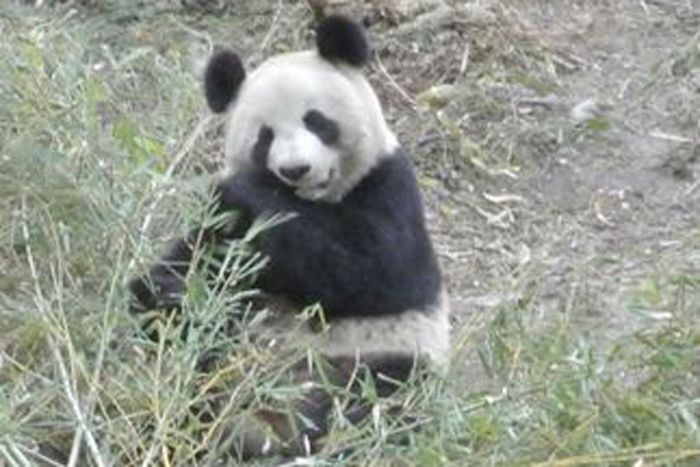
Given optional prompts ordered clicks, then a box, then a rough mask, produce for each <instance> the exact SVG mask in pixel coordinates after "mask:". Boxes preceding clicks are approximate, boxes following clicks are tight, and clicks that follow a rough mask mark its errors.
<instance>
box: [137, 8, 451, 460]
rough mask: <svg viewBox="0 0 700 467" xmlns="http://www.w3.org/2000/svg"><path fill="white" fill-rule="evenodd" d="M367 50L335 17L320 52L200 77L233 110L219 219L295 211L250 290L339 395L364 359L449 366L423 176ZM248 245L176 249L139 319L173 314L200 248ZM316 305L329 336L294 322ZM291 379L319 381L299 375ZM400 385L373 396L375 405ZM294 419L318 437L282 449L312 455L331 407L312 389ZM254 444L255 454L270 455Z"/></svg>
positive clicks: (213, 63) (401, 375)
mask: <svg viewBox="0 0 700 467" xmlns="http://www.w3.org/2000/svg"><path fill="white" fill-rule="evenodd" d="M369 50H370V49H369V46H368V44H367V42H366V39H365V36H364V34H363V32H362V30H361V28H360V26H358V25H356V24H355V23H354V22H352V21H350V20H348V19H346V18H344V17H340V16H332V17H329V18H327V19H326V20H324V21H323V22H322V23H321V24H320V25H319V27H318V28H317V50H314V51H305V52H296V53H288V54H282V55H278V56H276V57H272V58H270V59H268V60H267V61H266V62H264V63H263V64H262V65H261V66H260V67H259V68H258V69H257V70H255V71H254V72H253V73H252V74H251V75H250V76H246V73H245V71H244V69H243V67H242V65H241V62H240V59H239V58H238V56H237V55H236V54H235V53H233V52H231V51H228V50H225V51H221V52H218V53H217V54H215V55H214V56H213V57H212V59H211V60H210V62H209V65H208V67H207V71H206V74H205V94H206V98H207V102H208V103H209V106H210V107H211V109H212V110H213V111H215V112H223V111H227V113H228V127H227V133H226V143H225V152H226V163H227V169H226V171H225V173H224V174H222V177H221V179H220V181H219V182H218V184H217V186H216V196H217V198H218V201H219V209H220V210H222V211H229V210H236V211H238V212H241V213H243V214H244V219H245V222H243V225H244V226H245V225H248V224H249V222H250V221H252V219H254V218H256V217H258V216H260V215H263V214H267V213H274V212H291V213H295V216H294V217H293V218H291V219H290V220H288V221H286V222H284V223H282V224H280V225H278V226H275V227H274V228H271V229H270V230H268V231H265V232H264V233H263V234H261V236H260V238H259V239H258V240H257V241H256V243H255V247H256V248H257V249H258V250H259V251H260V252H262V253H263V254H265V255H266V256H268V257H269V263H268V265H267V266H266V268H265V269H264V271H263V272H262V273H261V274H260V276H259V277H258V278H257V281H256V287H257V288H259V289H260V290H261V291H263V292H264V293H265V294H266V296H268V297H271V298H270V301H269V306H270V307H271V308H276V309H277V310H276V311H277V316H278V319H277V321H276V322H274V323H273V324H271V326H274V327H276V328H278V329H279V330H281V333H282V335H284V333H285V332H287V333H291V332H292V331H291V330H292V329H294V333H303V334H304V337H305V338H309V339H308V340H304V342H306V343H307V344H308V343H310V344H309V345H313V346H314V347H315V348H316V349H317V350H319V351H320V352H321V353H322V354H323V355H324V356H325V357H326V358H327V359H328V360H329V362H330V363H331V364H333V365H334V368H335V370H336V374H337V375H338V378H339V382H340V383H341V384H345V383H346V382H347V379H348V378H350V377H351V375H352V374H353V373H354V367H355V366H356V364H357V363H358V361H359V362H361V363H362V364H363V365H365V366H366V367H367V368H369V369H370V371H371V372H372V374H374V375H375V376H377V375H379V374H383V375H387V376H389V377H390V379H393V380H398V381H405V380H406V379H407V378H408V377H409V375H410V373H411V371H412V370H413V368H414V365H415V362H416V359H418V358H426V359H427V360H429V361H432V362H434V363H435V364H437V365H438V366H442V365H444V364H445V363H446V359H447V357H448V353H449V321H448V318H449V316H448V314H449V309H448V303H447V296H446V293H445V291H444V289H443V286H442V283H441V277H440V271H439V267H438V264H437V261H436V258H435V254H434V252H433V248H432V245H431V242H430V238H429V236H428V233H427V230H426V227H425V220H424V214H423V207H422V202H421V197H420V192H419V189H418V186H417V182H416V179H415V175H414V173H413V169H412V167H411V164H410V162H409V161H408V159H407V158H406V156H405V155H404V153H403V152H402V150H401V148H400V147H399V145H398V143H397V141H396V138H395V136H394V135H393V133H392V132H391V131H390V130H389V129H388V127H387V125H386V122H385V120H384V117H383V114H382V111H381V107H380V105H379V102H378V99H377V97H376V95H375V94H374V91H373V90H372V88H371V87H370V85H369V83H368V82H367V80H366V79H365V78H364V76H362V74H361V70H360V66H361V65H363V64H365V63H366V61H367V60H368V58H369ZM240 235H241V229H240V228H238V229H235V230H234V231H233V232H231V231H223V230H203V231H196V232H193V234H192V236H191V237H190V238H185V239H181V240H179V241H176V242H175V243H174V245H173V246H172V247H171V249H170V251H169V252H168V253H167V254H166V255H165V256H164V258H163V259H162V260H161V262H160V263H159V264H157V265H156V266H154V267H153V268H152V270H151V272H150V273H149V275H148V277H145V278H139V279H136V280H134V281H132V282H131V284H130V288H131V292H132V294H133V295H134V297H135V299H136V300H135V303H134V309H136V310H151V309H155V308H157V307H159V306H162V305H163V304H176V303H177V301H178V298H179V297H180V296H181V294H182V293H183V283H182V280H181V279H180V278H181V277H184V276H185V275H186V273H187V270H188V265H189V262H190V261H191V259H192V245H193V243H194V239H195V238H199V239H200V240H201V239H204V241H208V242H215V243H218V242H224V241H226V240H230V239H232V238H235V237H237V236H240ZM151 283H153V284H156V285H157V286H158V287H157V290H158V292H157V293H154V292H153V291H152V289H151V288H150V287H149V284H151ZM315 303H318V304H320V305H321V306H322V308H323V310H324V314H325V317H326V319H327V320H328V323H329V328H328V329H327V330H326V331H325V332H316V331H315V330H314V329H311V327H309V328H305V329H302V330H301V331H300V330H299V329H298V326H297V325H291V322H292V321H293V320H292V319H291V318H293V313H292V312H290V311H289V307H290V306H291V307H292V309H293V310H301V309H303V308H304V307H305V306H308V305H312V304H315ZM275 304H277V305H275ZM280 304H283V306H282V305H280ZM287 337H288V338H289V339H290V340H297V338H298V337H299V336H297V335H294V336H287ZM294 379H295V381H296V382H299V383H305V382H307V381H305V380H307V379H308V380H312V379H313V377H312V376H311V375H308V374H307V371H306V370H305V369H302V368H301V367H300V369H299V370H298V371H297V374H295V375H294ZM394 388H395V386H394V385H386V384H384V385H379V389H380V391H379V392H380V395H386V394H388V393H390V392H391V391H392V390H393V389H394ZM295 408H296V409H297V410H298V411H299V412H300V414H301V415H302V416H303V417H305V418H307V419H311V420H312V421H314V423H315V425H316V426H315V429H303V430H299V431H295V430H292V431H294V435H293V436H294V437H297V438H298V437H300V436H301V437H305V440H304V442H303V443H302V442H301V440H299V439H296V440H289V439H287V440H285V441H286V442H288V443H290V444H292V445H295V444H296V446H297V447H298V446H301V445H304V444H308V442H310V443H311V445H312V447H313V443H314V441H315V440H316V439H318V438H320V437H321V436H323V434H324V433H325V430H326V428H327V427H326V422H327V420H326V418H327V416H328V414H329V411H330V408H331V400H330V398H329V396H328V395H326V394H323V393H318V392H317V391H316V392H314V391H310V392H309V397H306V398H304V399H303V400H300V401H299V402H298V404H296V405H295ZM275 429H276V430H277V431H278V434H279V432H280V431H285V430H284V429H278V427H275ZM250 444H251V446H246V447H244V448H243V450H244V451H247V452H245V454H247V455H251V454H255V453H253V452H250V451H255V450H257V449H262V447H261V446H262V444H260V443H258V445H256V443H255V442H251V443H250Z"/></svg>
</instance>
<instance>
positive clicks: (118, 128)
mask: <svg viewBox="0 0 700 467" xmlns="http://www.w3.org/2000/svg"><path fill="white" fill-rule="evenodd" d="M13 4H14V3H13ZM110 5H113V4H112V3H105V4H104V5H103V7H101V8H96V9H93V10H85V9H78V10H71V9H68V8H64V7H61V6H55V7H52V8H48V7H44V9H42V10H34V9H33V8H30V7H21V6H16V7H13V6H10V5H6V6H3V7H2V8H1V9H0V29H1V33H2V36H3V40H2V41H0V218H2V220H3V221H2V223H0V459H1V460H0V464H2V465H8V466H25V465H36V464H41V463H42V462H43V463H45V464H48V465H51V461H49V460H48V458H49V457H52V456H56V455H57V453H63V454H64V455H65V456H66V459H64V462H68V463H71V464H72V465H108V464H111V463H116V464H118V465H124V464H127V465H132V464H133V465H147V464H149V463H155V462H157V461H162V462H163V463H166V464H167V463H169V462H171V463H172V464H173V465H192V463H193V462H194V460H193V459H194V457H193V456H194V454H195V453H196V452H197V451H198V450H199V449H200V448H201V447H203V446H206V443H207V441H208V440H209V438H208V436H209V435H210V433H209V432H208V431H207V430H208V428H207V427H203V426H201V425H199V424H198V423H197V421H196V420H193V419H192V417H191V410H192V408H193V407H199V406H201V405H202V404H204V403H206V402H207V395H208V391H211V390H216V391H217V393H218V394H223V398H224V401H223V402H224V403H222V404H221V407H225V408H226V412H225V414H224V415H222V416H221V418H220V420H219V421H220V422H222V423H223V422H224V421H225V416H229V415H232V414H236V413H237V412H242V411H245V410H247V409H245V408H244V404H245V403H246V402H248V403H250V402H251V401H253V406H254V405H255V401H260V400H269V399H275V398H283V397H284V396H285V395H286V394H288V393H289V392H290V391H293V390H294V388H287V387H284V386H280V385H276V384H274V383H275V380H276V377H277V376H278V374H279V371H280V368H282V367H283V366H284V364H285V362H279V361H278V359H279V358H278V356H275V355H272V354H270V352H269V351H265V349H260V348H257V347H256V346H254V345H252V344H249V343H245V342H241V341H239V340H235V339H227V338H222V337H221V336H220V334H216V333H212V332H210V331H211V329H212V327H216V326H218V325H220V324H221V323H222V320H223V319H224V315H225V313H226V312H227V311H230V310H231V309H235V310H237V311H238V312H239V316H240V317H241V319H242V320H243V321H244V322H245V323H247V325H248V326H255V316H254V315H251V314H250V313H248V310H246V309H245V308H243V307H242V306H241V305H242V301H243V300H242V299H243V298H244V297H243V296H242V295H240V294H244V289H245V288H244V287H243V285H242V284H243V283H244V282H245V278H246V277H247V275H248V274H250V273H251V270H252V269H255V268H257V267H259V266H260V265H261V264H260V263H259V261H258V260H257V259H256V258H252V259H251V258H250V257H247V256H246V254H244V253H241V252H239V251H236V250H233V251H232V255H233V256H232V257H231V258H230V259H231V261H233V262H235V264H236V266H237V267H236V268H235V270H236V274H234V275H233V276H232V278H231V280H232V281H233V284H232V287H233V289H234V290H236V291H237V292H238V293H239V295H234V296H233V298H231V297H230V296H224V295H221V294H216V295H212V294H211V293H210V292H209V291H207V290H206V288H204V287H203V286H201V283H200V282H198V280H199V279H198V278H197V277H192V278H191V279H190V280H191V285H192V290H193V292H192V293H191V294H190V295H189V296H188V303H187V304H186V308H187V310H188V311H189V312H191V313H193V314H195V316H197V319H198V321H199V322H200V323H206V324H208V325H209V326H208V327H207V326H205V327H203V328H202V330H201V331H196V332H193V333H191V334H190V335H189V336H188V338H187V339H186V340H184V341H183V340H179V339H174V340H173V343H171V344H169V345H166V343H165V342H160V343H155V344H154V343H149V342H146V341H145V340H143V339H141V338H140V337H139V334H138V333H137V332H136V331H137V327H138V326H137V323H136V322H135V321H134V320H133V319H132V318H131V317H130V316H129V315H128V313H127V309H126V292H125V288H124V285H125V282H126V280H127V279H128V278H129V277H130V276H132V275H134V274H136V273H138V272H140V271H143V270H144V268H145V267H146V266H147V264H148V263H149V262H150V261H151V260H152V259H153V258H154V257H155V255H156V254H157V253H158V252H159V251H160V250H161V248H162V247H163V245H164V240H165V239H166V238H170V237H173V236H177V235H180V234H182V233H184V232H185V231H186V230H187V227H188V226H189V225H191V224H192V223H193V222H196V221H197V220H200V219H202V217H203V216H204V215H205V207H206V202H205V200H206V196H205V195H206V186H207V184H206V176H200V175H198V174H199V173H201V172H202V170H201V166H203V165H204V163H205V162H207V161H204V160H202V157H204V156H205V155H206V154H207V153H208V151H215V150H216V149H212V148H216V147H217V144H218V143H217V144H214V143H213V142H212V141H214V142H216V138H217V137H216V135H215V131H214V130H215V124H216V122H212V121H210V118H209V117H208V116H207V113H206V111H205V110H204V103H203V99H202V97H201V95H200V94H201V91H200V87H199V82H198V76H197V65H198V64H199V63H200V62H201V60H202V56H206V54H207V53H208V47H209V44H210V42H211V41H212V37H211V36H210V34H211V35H213V34H215V33H216V32H217V31H221V30H222V28H223V27H224V21H223V20H222V19H221V18H216V17H207V16H204V17H194V16H188V13H187V12H186V11H180V10H177V9H174V10H170V11H159V10H158V9H157V7H156V6H150V7H148V8H141V9H135V8H134V7H133V6H132V7H131V9H129V8H128V7H126V6H125V5H129V4H127V3H122V4H119V3H116V6H119V7H120V8H110ZM234 21H236V19H231V22H234ZM684 247H686V248H687V249H688V250H689V251H698V250H699V249H700V237H699V234H698V232H697V231H696V232H690V233H689V234H688V235H687V237H686V239H685V244H684ZM637 291H638V292H637V293H635V294H632V295H631V296H630V297H629V302H628V306H627V309H626V310H624V311H622V312H628V313H634V314H635V315H638V316H641V317H642V318H643V319H646V320H647V321H645V323H646V324H647V325H646V326H645V327H644V328H643V329H640V330H634V331H630V332H629V333H624V332H621V333H620V334H621V337H619V338H618V339H617V340H616V341H614V342H606V343H605V344H604V345H603V344H601V343H600V342H599V340H598V339H596V336H595V335H591V334H590V333H589V332H587V331H586V329H582V328H581V326H579V325H578V324H577V323H575V322H572V320H571V318H570V312H569V310H562V312H561V313H560V315H559V316H558V318H557V319H556V320H554V321H553V322H550V323H549V324H548V325H547V326H545V327H542V326H541V325H537V326H535V325H532V324H530V323H531V321H532V320H530V319H529V318H530V317H532V316H533V315H534V314H536V313H537V312H538V303H536V302H532V301H528V300H521V301H519V302H517V303H513V304H506V305H502V306H501V307H500V308H499V309H497V310H494V312H493V315H492V316H491V317H490V318H489V323H488V325H487V326H486V330H485V332H483V333H469V332H468V331H469V330H468V329H467V330H464V329H458V330H456V334H457V335H472V336H477V337H472V338H469V339H457V342H456V349H455V355H456V357H455V358H454V360H453V370H452V371H451V373H450V374H449V375H447V376H446V377H445V378H444V379H440V380H433V381H431V382H427V383H418V382H416V383H412V384H409V385H407V387H406V388H404V390H403V391H402V392H401V393H400V394H399V395H397V396H395V397H394V398H393V399H392V400H391V401H382V402H378V404H377V410H376V411H375V412H374V413H373V416H372V417H371V419H370V420H369V421H368V423H367V424H365V425H363V426H361V427H358V428H352V427H346V426H343V425H342V424H339V426H338V428H337V429H336V430H335V431H334V432H333V433H332V435H331V437H330V441H329V443H328V447H327V449H326V451H324V452H323V453H321V454H320V455H319V456H317V457H316V458H314V459H313V460H314V461H315V462H318V463H319V464H323V463H324V462H326V463H330V461H329V460H328V458H327V457H325V456H326V455H327V454H328V453H330V452H333V451H334V450H336V449H338V448H340V447H346V446H350V447H354V448H355V449H354V450H353V451H352V454H350V457H349V459H348V460H347V462H348V463H352V464H359V465H364V464H367V463H374V464H391V465H446V464H455V465H467V464H468V465H532V464H538V463H541V464H543V465H555V466H570V465H669V466H670V465H697V463H698V462H700V324H698V322H699V320H698V310H699V309H700V275H698V272H697V271H674V270H672V269H671V270H669V271H667V272H665V273H664V274H662V275H661V276H660V277H652V278H648V280H647V281H644V282H641V283H640V284H639V286H638V289H637ZM168 332H171V333H175V332H177V330H176V329H170V330H169V331H168ZM214 348H215V349H219V350H221V349H224V350H226V351H229V352H231V353H232V356H230V357H229V358H228V364H227V365H226V366H224V367H222V368H221V369H220V370H218V371H217V372H216V373H214V374H210V375H201V374H198V373H196V372H195V371H194V363H195V361H196V359H197V358H198V356H200V355H201V352H202V350H203V349H214ZM465 348H468V349H476V350H477V351H478V353H479V356H480V357H481V361H482V364H483V366H484V369H485V374H487V375H488V380H489V381H488V383H489V385H488V386H489V387H492V388H498V389H495V390H493V391H491V392H488V393H484V392H476V391H475V390H473V389H472V388H471V387H470V381H465V380H464V379H463V378H462V377H461V376H460V368H461V366H460V364H461V361H460V357H459V356H458V355H460V352H461V351H463V350H464V349H465ZM234 352H235V353H234ZM367 391H368V394H370V395H371V388H368V389H367ZM396 403H399V404H401V405H403V406H404V407H405V411H406V412H407V413H409V414H411V415H414V416H415V420H416V421H415V423H414V425H412V426H403V425H401V424H399V423H397V422H396V421H394V420H392V418H391V417H388V416H387V415H386V408H387V407H388V406H389V405H393V404H396ZM217 455H218V453H217V452H216V451H215V450H212V451H211V452H209V455H208V457H207V456H205V457H203V458H201V459H200V460H199V461H198V462H199V463H201V464H206V463H207V462H209V463H212V462H214V459H215V458H216V457H217ZM640 461H643V463H639V462H640Z"/></svg>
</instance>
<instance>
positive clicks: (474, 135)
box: [370, 0, 700, 384]
mask: <svg viewBox="0 0 700 467" xmlns="http://www.w3.org/2000/svg"><path fill="white" fill-rule="evenodd" d="M370 30H371V31H372V33H373V34H374V37H375V40H376V39H379V46H378V55H379V63H380V64H383V65H380V66H379V67H375V69H374V70H373V78H374V79H373V82H374V83H375V85H376V84H378V83H379V86H378V87H379V89H380V93H381V95H382V99H383V101H384V104H385V106H387V114H388V117H389V119H390V121H391V124H392V125H393V127H394V128H395V129H396V130H397V131H398V133H399V137H400V140H401V141H402V143H404V144H405V145H406V146H407V147H408V149H409V150H410V152H411V153H412V154H414V156H415V159H416V162H417V164H418V166H419V167H420V168H421V169H422V171H421V175H422V178H421V180H422V182H423V185H424V189H425V190H426V193H427V195H426V198H427V202H428V206H429V211H430V212H429V216H430V224H431V225H432V230H433V235H434V237H435V240H436V243H437V248H438V250H439V255H440V258H441V261H442V264H443V267H444V272H445V275H446V277H447V280H448V283H449V287H450V290H451V293H452V299H453V307H454V314H455V321H456V323H457V326H456V329H457V330H458V335H457V344H458V346H460V345H461V343H463V342H468V341H469V339H470V338H475V337H477V336H478V335H479V334H480V332H481V331H482V330H483V328H484V326H485V324H486V323H487V322H488V321H489V320H491V319H492V318H493V315H494V310H497V309H498V307H500V306H507V305H508V304H509V303H517V302H523V301H525V302H527V303H529V304H530V305H529V306H527V309H528V310H531V311H532V313H531V314H530V315H529V316H527V317H525V319H527V320H529V321H530V323H534V324H535V325H537V324H538V323H543V324H545V323H547V322H548V321H551V320H553V319H555V318H556V317H557V315H558V314H566V316H567V319H570V320H571V321H572V322H574V323H576V326H580V328H581V329H584V330H586V332H588V333H590V335H591V336H593V337H599V338H600V340H599V342H601V344H602V343H605V342H609V341H610V339H611V338H613V337H616V336H619V335H621V334H629V333H632V332H634V330H635V329H636V327H637V325H638V324H640V323H641V322H642V321H644V322H646V323H648V322H649V321H650V320H651V321H658V322H660V323H663V321H664V320H665V319H668V317H669V316H668V313H667V312H666V310H667V308H666V307H667V306H668V304H667V303H663V302H662V301H661V300H660V299H659V297H658V289H659V288H660V287H663V286H664V284H665V283H666V282H668V281H669V280H671V278H673V277H678V276H682V275H683V274H684V272H685V273H688V272H690V271H695V272H697V271H698V270H699V269H700V237H699V235H700V230H699V227H700V222H699V221H700V186H699V184H700V182H699V181H698V179H697V176H698V175H699V174H700V121H699V118H700V32H699V31H700V2H698V1H697V0H676V1H673V0H663V1H662V0H659V1H656V0H653V1H652V0H646V1H644V0H622V1H575V2H569V1H567V2H564V1H561V2H551V1H522V2H503V1H501V2H497V1H483V2H471V3H469V4H467V5H464V6H442V7H438V8H436V9H431V10H430V11H428V12H427V13H424V14H422V15H419V16H417V17H416V18H413V19H412V20H410V21H406V22H402V23H401V22H400V23H399V24H398V26H386V27H384V26H382V25H381V24H380V25H378V26H376V27H375V26H372V27H371V28H370ZM376 68H379V69H376ZM431 88H432V91H429V92H427V93H426V92H425V91H426V90H430V89H431ZM431 96H432V97H431ZM425 102H428V105H427V107H426V105H424V104H425ZM640 300H644V301H645V306H644V307H641V308H643V309H644V312H643V313H640V312H639V310H640V307H637V306H635V304H637V303H638V302H639V301H640ZM559 316H562V315H559ZM461 338H464V341H463V340H462V339H461ZM469 347H470V346H468V345H465V346H464V349H468V348H469ZM471 347H472V348H473V346H471ZM459 360H461V361H462V362H463V363H464V365H465V368H466V369H467V371H466V377H467V378H468V379H469V380H470V381H469V382H470V383H472V384H478V382H479V381H484V380H485V379H483V378H481V373H480V372H481V371H482V370H481V369H480V368H481V365H479V364H478V358H477V356H476V354H475V352H473V351H469V350H464V352H463V355H460V357H459Z"/></svg>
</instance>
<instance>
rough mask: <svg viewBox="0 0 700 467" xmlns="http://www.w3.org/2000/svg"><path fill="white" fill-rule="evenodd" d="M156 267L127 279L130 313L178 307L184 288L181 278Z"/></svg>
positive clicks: (175, 308) (172, 309)
mask: <svg viewBox="0 0 700 467" xmlns="http://www.w3.org/2000/svg"><path fill="white" fill-rule="evenodd" d="M158 269H159V268H158V267H155V268H153V269H152V270H151V272H149V273H148V274H145V275H143V276H139V277H136V278H134V279H131V280H130V281H129V284H128V288H129V293H130V295H131V297H130V301H129V311H130V312H131V313H136V314H139V313H145V312H148V311H154V310H168V311H174V310H179V309H180V306H181V300H182V295H183V293H184V290H185V284H184V282H183V279H182V278H180V277H178V276H177V275H176V274H174V273H172V272H169V271H162V270H158Z"/></svg>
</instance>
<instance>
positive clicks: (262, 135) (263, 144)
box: [252, 125, 275, 167]
mask: <svg viewBox="0 0 700 467" xmlns="http://www.w3.org/2000/svg"><path fill="white" fill-rule="evenodd" d="M273 139H275V132H274V131H273V130H272V128H270V127H269V126H267V125H263V126H261V127H260V131H258V139H257V141H256V142H255V145H254V146H253V154H252V159H253V163H254V164H255V165H257V166H258V167H267V155H268V154H269V152H270V146H271V145H272V140H273Z"/></svg>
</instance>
